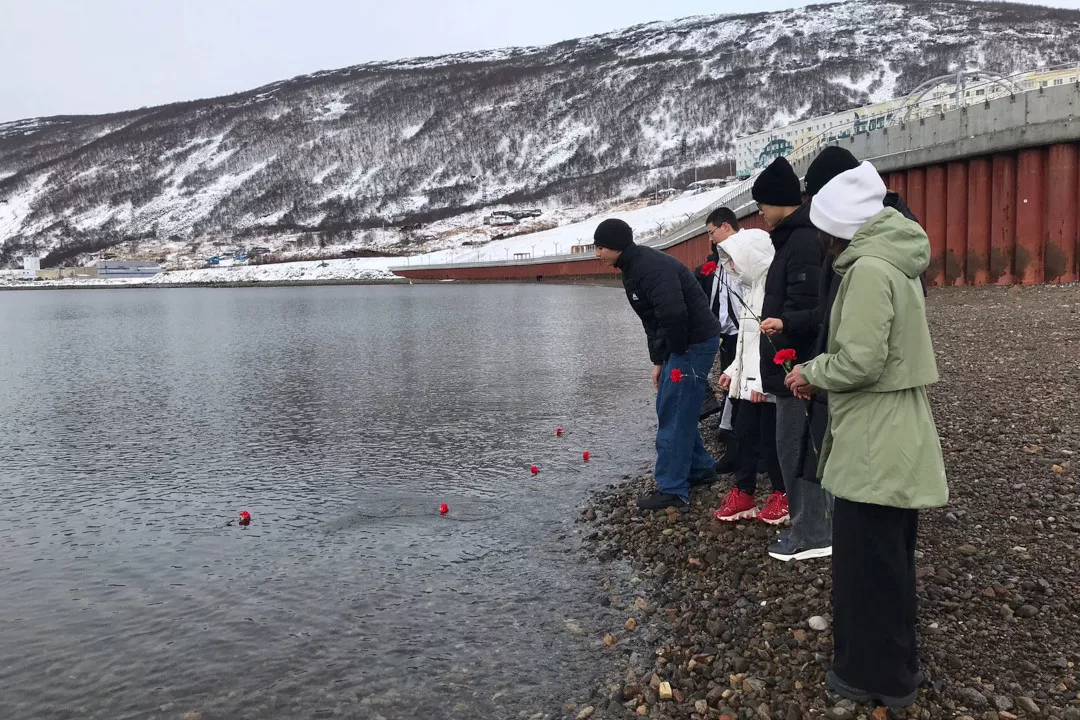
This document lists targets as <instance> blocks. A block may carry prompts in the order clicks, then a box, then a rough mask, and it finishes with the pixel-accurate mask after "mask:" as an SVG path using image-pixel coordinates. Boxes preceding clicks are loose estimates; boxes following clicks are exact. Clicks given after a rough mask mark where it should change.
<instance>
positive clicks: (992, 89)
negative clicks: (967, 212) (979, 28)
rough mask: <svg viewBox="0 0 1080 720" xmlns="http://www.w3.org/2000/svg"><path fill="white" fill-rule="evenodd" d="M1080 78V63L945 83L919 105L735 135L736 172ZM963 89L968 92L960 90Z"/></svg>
mask: <svg viewBox="0 0 1080 720" xmlns="http://www.w3.org/2000/svg"><path fill="white" fill-rule="evenodd" d="M1076 82H1080V67H1077V66H1073V67H1068V68H1060V69H1055V70H1035V71H1032V72H1028V73H1022V74H1019V75H1013V76H1011V77H1009V78H1007V79H1006V82H994V81H987V80H979V81H969V82H968V83H967V84H966V85H964V86H963V87H962V89H961V88H959V87H958V86H957V85H956V83H943V84H941V85H938V86H936V87H933V88H931V89H930V90H928V91H927V92H926V93H925V94H923V95H922V99H921V100H920V101H919V104H918V105H917V106H915V105H913V104H912V103H913V102H914V98H908V97H902V98H894V99H892V100H885V101H883V102H879V103H874V104H873V105H864V106H863V107H859V108H854V109H852V110H844V111H843V112H838V113H833V114H831V115H822V116H820V117H815V118H810V119H808V120H800V121H799V122H794V123H791V124H789V125H785V126H783V127H778V128H772V129H770V130H763V131H762V132H759V133H754V134H753V135H747V136H746V137H741V138H738V139H737V140H736V141H735V174H736V175H737V176H738V177H740V178H747V177H750V176H751V175H752V174H753V173H754V171H755V170H760V169H762V168H764V167H765V166H766V165H768V164H769V163H770V162H772V161H773V159H774V158H776V157H779V156H781V155H787V154H789V153H791V152H792V151H794V150H797V149H798V148H800V147H802V146H803V145H805V144H807V143H810V144H812V145H813V146H814V147H820V146H823V145H827V144H829V143H834V142H836V141H837V140H842V139H844V138H848V137H851V136H852V135H860V134H862V133H866V132H870V131H871V130H877V129H880V128H883V127H885V126H886V125H888V124H892V123H893V122H894V121H897V120H900V119H903V118H904V117H906V118H908V119H913V118H918V117H929V116H932V115H940V114H941V113H943V112H948V111H949V110H954V109H956V108H957V107H960V106H961V105H967V104H970V103H972V102H981V101H983V100H987V101H989V100H993V99H995V98H999V97H1003V96H1005V95H1009V94H1010V93H1012V92H1013V90H1012V89H1011V88H1018V89H1019V91H1020V92H1026V91H1029V90H1037V89H1039V88H1045V87H1051V86H1055V85H1064V84H1066V83H1076ZM1010 84H1011V85H1010ZM961 92H963V94H964V96H963V97H961V96H960V93H961ZM909 106H910V107H909Z"/></svg>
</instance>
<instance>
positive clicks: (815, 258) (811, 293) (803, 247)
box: [780, 237, 825, 339]
mask: <svg viewBox="0 0 1080 720" xmlns="http://www.w3.org/2000/svg"><path fill="white" fill-rule="evenodd" d="M824 258H825V253H824V248H823V247H822V245H821V242H820V241H819V240H818V239H817V238H816V237H815V238H807V239H805V240H804V241H803V242H801V243H800V245H799V247H798V249H797V251H796V252H794V253H792V255H791V258H790V259H789V260H788V263H787V267H786V268H785V271H786V272H785V273H784V282H785V288H784V311H783V314H782V316H781V317H780V319H781V320H782V321H783V322H784V334H785V335H790V336H791V337H793V338H799V339H805V338H812V337H814V336H815V335H816V333H817V326H818V325H820V324H821V323H820V321H818V320H817V319H816V318H817V307H818V285H819V283H818V278H819V277H820V276H821V263H822V261H823V260H824Z"/></svg>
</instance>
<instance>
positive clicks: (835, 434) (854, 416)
mask: <svg viewBox="0 0 1080 720" xmlns="http://www.w3.org/2000/svg"><path fill="white" fill-rule="evenodd" d="M929 262H930V241H929V240H928V239H927V237H926V233H925V232H924V231H923V229H922V228H921V227H919V225H918V224H917V223H914V222H912V221H910V220H908V219H906V218H905V217H904V216H903V215H901V214H900V213H899V212H897V211H896V210H894V209H892V208H886V209H884V210H883V211H882V212H880V213H878V214H877V215H875V216H874V217H872V218H871V219H870V220H869V221H868V222H867V223H866V224H865V225H863V226H862V227H861V228H860V229H859V231H858V232H857V233H855V237H853V238H852V240H851V244H850V245H848V247H847V248H846V249H845V250H844V251H843V252H842V253H840V255H839V256H838V257H837V258H836V262H835V265H834V266H835V269H836V272H837V274H838V275H840V276H842V280H841V282H840V289H839V292H838V294H837V296H836V303H835V304H834V305H833V309H832V315H831V319H830V325H829V342H828V352H827V353H824V354H822V355H819V356H818V357H816V358H814V359H813V360H811V361H810V362H808V363H806V364H805V365H804V366H803V369H802V375H803V377H804V378H805V379H806V380H807V381H808V382H809V383H810V384H812V385H814V386H816V387H818V388H821V389H822V390H828V391H829V424H828V428H827V429H826V432H825V440H824V443H823V446H822V448H821V451H820V457H819V459H818V460H819V464H818V474H819V475H821V477H822V485H823V487H824V488H825V489H826V490H828V491H829V492H831V493H832V494H833V495H835V496H837V497H840V498H844V499H845V500H851V501H854V502H862V503H871V504H875V505H888V506H891V507H900V508H928V507H939V506H941V505H944V504H945V503H946V502H947V501H948V499H949V489H948V485H947V484H946V480H945V464H944V461H943V460H942V457H941V442H940V440H939V439H938V434H937V427H936V426H935V425H934V417H933V415H932V414H931V412H930V402H929V399H928V398H927V395H926V386H927V385H930V384H931V383H934V382H937V379H938V371H937V362H936V361H935V359H934V348H933V346H932V344H931V342H930V329H929V327H928V326H927V323H926V304H925V301H924V299H923V293H922V286H921V285H920V283H919V275H920V274H921V273H922V272H923V271H924V270H925V269H926V266H927V265H928V264H929Z"/></svg>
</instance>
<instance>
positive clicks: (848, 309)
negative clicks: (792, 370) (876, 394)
mask: <svg viewBox="0 0 1080 720" xmlns="http://www.w3.org/2000/svg"><path fill="white" fill-rule="evenodd" d="M846 282H847V288H846V290H845V292H844V302H843V305H842V306H841V308H840V317H839V322H838V324H837V326H836V330H835V332H834V335H833V342H832V343H830V347H836V348H838V350H837V352H835V353H824V354H822V355H818V356H817V357H816V358H815V359H813V360H811V361H810V362H808V363H806V364H805V365H804V366H803V369H802V375H803V377H804V378H806V380H807V381H808V382H809V383H810V384H811V385H814V386H815V387H819V388H821V389H822V390H830V391H836V392H848V391H851V390H858V389H859V388H861V387H865V386H867V385H872V384H873V383H875V382H877V379H878V378H879V377H881V373H882V372H883V371H884V369H885V361H886V359H887V358H888V354H889V333H890V331H891V329H892V322H893V317H894V315H895V314H896V311H895V308H894V307H893V288H892V284H891V283H890V282H889V277H888V274H887V273H886V271H884V270H883V269H881V268H878V267H876V266H875V265H873V264H866V263H856V264H855V265H853V266H852V267H851V270H849V271H848V278H847V280H846Z"/></svg>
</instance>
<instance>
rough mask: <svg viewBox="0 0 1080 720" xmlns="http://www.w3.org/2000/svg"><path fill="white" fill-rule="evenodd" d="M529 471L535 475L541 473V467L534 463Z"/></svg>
mask: <svg viewBox="0 0 1080 720" xmlns="http://www.w3.org/2000/svg"><path fill="white" fill-rule="evenodd" d="M529 472H531V473H532V474H533V475H539V474H540V468H538V467H536V466H535V465H533V466H532V467H531V468H529Z"/></svg>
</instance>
